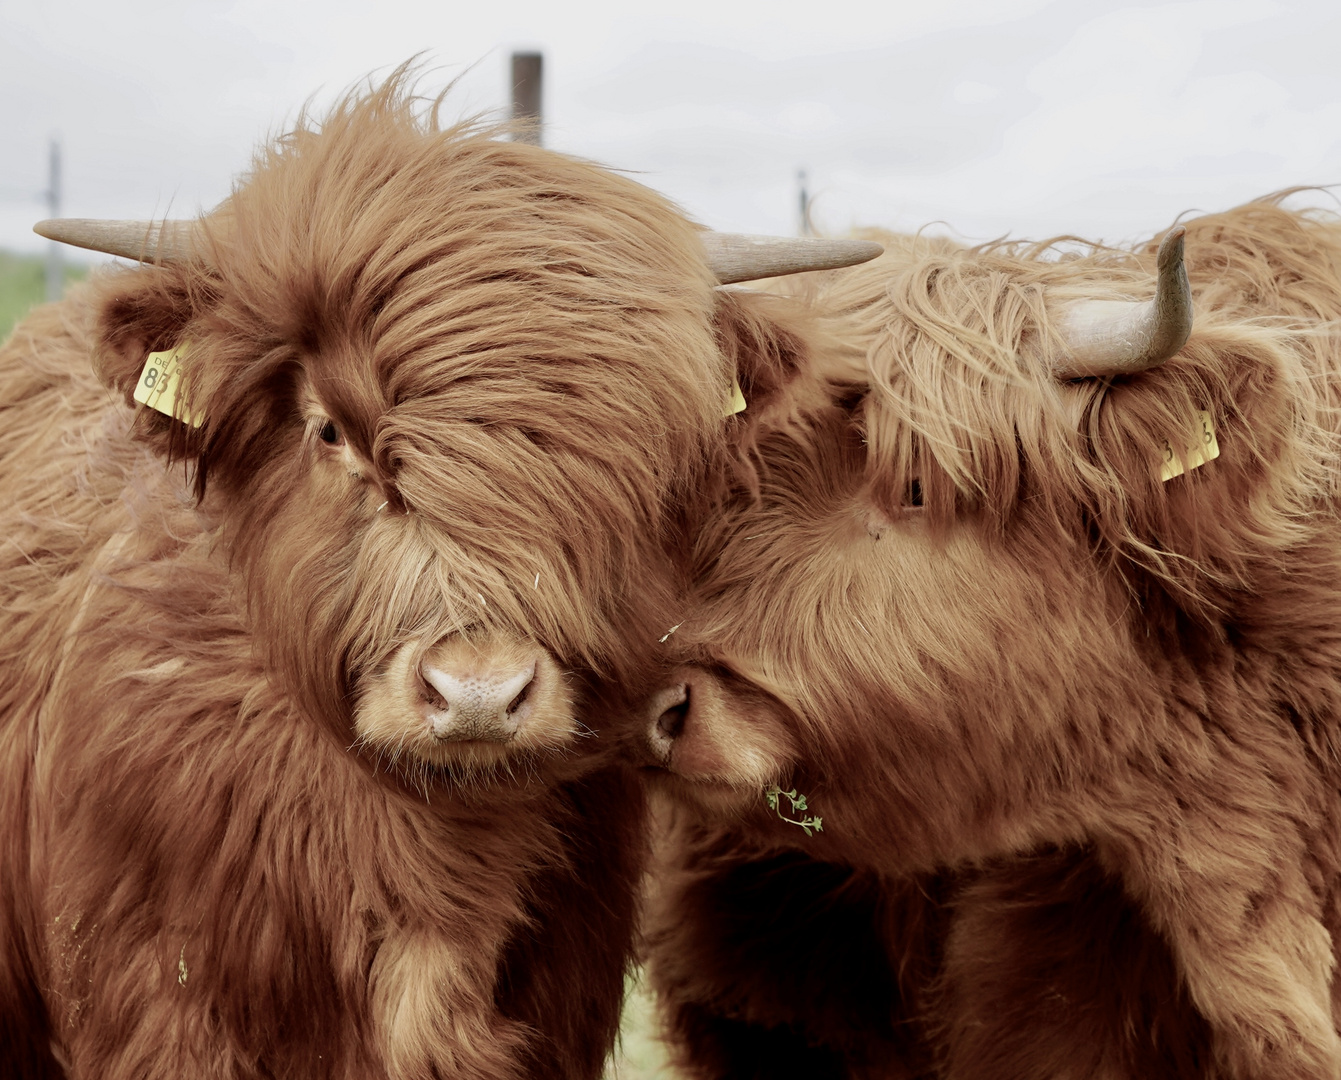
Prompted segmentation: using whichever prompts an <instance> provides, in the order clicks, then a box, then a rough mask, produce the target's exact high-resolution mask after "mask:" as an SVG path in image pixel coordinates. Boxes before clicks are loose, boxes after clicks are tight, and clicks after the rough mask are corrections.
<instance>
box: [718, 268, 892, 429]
mask: <svg viewBox="0 0 1341 1080" xmlns="http://www.w3.org/2000/svg"><path fill="white" fill-rule="evenodd" d="M716 324H717V339H718V345H719V348H720V349H721V350H722V353H723V355H724V356H725V357H726V359H727V361H728V363H729V364H730V365H731V367H732V368H733V370H734V372H735V376H736V380H737V382H738V383H739V384H740V389H741V391H742V393H743V395H744V398H745V402H746V413H747V415H746V419H747V420H749V421H751V422H752V424H753V425H758V424H759V423H761V422H763V420H764V418H765V417H768V418H770V420H778V421H785V420H786V419H787V418H789V417H794V416H797V415H800V414H803V413H807V412H810V411H812V410H814V409H816V408H819V407H822V406H823V405H825V404H828V403H829V402H831V401H832V400H833V397H834V393H833V389H834V386H835V385H839V386H841V385H844V384H848V385H855V384H861V385H863V386H864V384H865V382H866V378H867V376H866V373H865V366H864V364H862V363H861V360H862V358H861V357H856V363H850V362H849V361H848V358H847V357H846V356H845V355H844V353H843V350H842V349H841V348H836V347H835V348H831V347H829V345H830V343H828V342H827V341H826V338H825V333H824V328H823V326H822V325H821V322H820V320H819V319H816V318H815V317H814V316H813V314H812V313H811V310H810V308H809V306H808V305H807V304H806V303H805V302H804V301H803V300H800V299H797V298H795V297H791V296H782V295H777V294H771V293H767V292H762V291H755V290H750V289H741V288H722V289H718V290H717V309H716ZM833 344H834V345H837V343H836V342H835V343H833Z"/></svg>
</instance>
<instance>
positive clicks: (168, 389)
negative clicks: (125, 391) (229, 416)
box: [135, 345, 205, 427]
mask: <svg viewBox="0 0 1341 1080" xmlns="http://www.w3.org/2000/svg"><path fill="white" fill-rule="evenodd" d="M185 353H186V346H185V345H178V346H177V347H176V348H175V349H169V350H168V351H167V352H151V353H150V354H149V356H148V357H147V358H146V359H145V361H144V370H143V371H141V372H140V381H139V382H138V383H136V384H135V400H136V401H138V402H139V403H140V404H141V405H148V406H149V408H151V409H157V410H158V411H159V412H161V413H163V414H164V415H165V416H171V417H172V418H173V419H175V420H181V421H183V422H184V423H187V424H190V425H191V426H192V427H200V425H201V423H202V422H203V421H204V419H205V418H204V417H203V416H199V415H191V416H182V415H178V412H177V390H178V389H179V388H180V386H181V383H182V367H181V360H182V357H183V356H184V355H185Z"/></svg>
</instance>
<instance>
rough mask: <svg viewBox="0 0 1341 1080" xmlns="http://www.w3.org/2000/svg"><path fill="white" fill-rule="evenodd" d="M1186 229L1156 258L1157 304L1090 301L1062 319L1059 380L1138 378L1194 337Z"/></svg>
mask: <svg viewBox="0 0 1341 1080" xmlns="http://www.w3.org/2000/svg"><path fill="white" fill-rule="evenodd" d="M1186 231H1187V230H1186V229H1184V228H1183V227H1182V226H1181V225H1179V226H1178V227H1177V228H1174V229H1170V230H1169V232H1168V233H1167V234H1166V235H1165V237H1164V239H1163V241H1162V242H1161V243H1160V245H1159V254H1158V255H1157V256H1156V257H1155V262H1156V266H1157V268H1158V269H1157V277H1156V279H1155V298H1154V299H1153V300H1145V301H1128V300H1084V301H1081V302H1079V303H1076V304H1073V305H1071V307H1069V308H1068V309H1067V310H1066V312H1065V313H1064V314H1063V315H1062V319H1061V328H1060V329H1061V336H1062V340H1063V341H1064V342H1065V343H1066V355H1065V356H1063V357H1060V358H1059V359H1058V360H1057V362H1056V363H1055V364H1054V371H1055V372H1056V375H1057V377H1058V378H1059V379H1082V378H1086V377H1091V376H1103V375H1134V374H1136V373H1137V372H1138V371H1148V370H1150V369H1151V368H1154V367H1159V365H1160V364H1162V363H1164V361H1166V360H1168V359H1169V357H1171V356H1173V355H1174V354H1175V353H1176V352H1177V351H1178V350H1179V349H1181V348H1182V347H1183V345H1184V344H1185V343H1186V341H1187V338H1188V335H1189V334H1191V333H1192V287H1191V285H1189V284H1188V281H1187V268H1186V267H1184V266H1183V234H1184V233H1185V232H1186Z"/></svg>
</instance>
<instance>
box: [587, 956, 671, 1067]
mask: <svg viewBox="0 0 1341 1080" xmlns="http://www.w3.org/2000/svg"><path fill="white" fill-rule="evenodd" d="M656 1032H657V1025H656V1010H655V1006H654V1005H653V1000H652V994H651V992H650V991H649V990H648V988H647V983H646V980H645V979H644V977H643V975H642V972H641V971H639V972H635V973H634V975H633V976H632V977H630V979H629V981H628V985H627V986H626V987H625V993H624V1022H623V1023H622V1024H621V1025H620V1030H619V1042H618V1043H616V1044H615V1052H614V1053H613V1054H611V1055H610V1060H609V1062H608V1063H607V1064H606V1066H605V1080H680V1077H681V1074H680V1073H679V1072H678V1071H677V1070H675V1069H672V1068H671V1066H670V1064H669V1063H668V1062H667V1060H666V1050H665V1047H663V1046H662V1044H661V1042H660V1040H659V1039H657V1035H656Z"/></svg>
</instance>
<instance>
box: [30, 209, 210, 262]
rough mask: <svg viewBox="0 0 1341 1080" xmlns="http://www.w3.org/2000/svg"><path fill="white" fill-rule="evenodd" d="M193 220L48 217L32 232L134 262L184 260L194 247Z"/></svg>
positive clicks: (49, 238)
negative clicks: (118, 219)
mask: <svg viewBox="0 0 1341 1080" xmlns="http://www.w3.org/2000/svg"><path fill="white" fill-rule="evenodd" d="M195 229H196V223H195V222H194V221H99V220H97V219H96V218H51V219H49V220H47V221H39V222H38V223H37V224H36V225H34V226H33V232H35V233H37V234H38V236H45V237H46V238H47V239H48V240H57V241H59V242H60V243H62V244H70V245H72V246H74V247H81V248H87V249H88V250H89V251H101V252H104V253H105V254H108V255H120V256H121V257H122V258H123V259H134V260H136V261H137V262H157V263H172V262H185V261H186V260H187V259H189V258H190V257H191V253H192V250H193V244H192V241H193V239H194V234H195Z"/></svg>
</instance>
